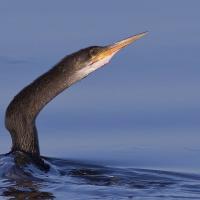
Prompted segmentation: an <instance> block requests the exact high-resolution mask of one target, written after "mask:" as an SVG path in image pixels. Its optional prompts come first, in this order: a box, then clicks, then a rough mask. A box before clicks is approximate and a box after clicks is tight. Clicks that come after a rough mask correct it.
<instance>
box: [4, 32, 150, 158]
mask: <svg viewBox="0 0 200 200" xmlns="http://www.w3.org/2000/svg"><path fill="white" fill-rule="evenodd" d="M145 34H146V33H140V34H137V35H134V36H132V37H129V38H127V39H125V40H122V41H120V42H117V43H115V44H112V45H108V46H102V47H100V46H93V47H88V48H85V49H82V50H79V51H78V52H76V53H73V54H71V55H68V56H66V57H65V58H63V59H62V60H61V61H60V62H58V63H57V64H56V65H55V66H54V67H53V68H52V69H50V70H49V71H48V72H46V73H44V74H43V75H41V76H40V77H38V78H37V79H36V80H34V81H33V82H32V83H31V84H30V85H28V86H26V87H25V88H24V89H23V90H22V91H21V92H19V94H17V95H16V96H15V97H14V99H13V100H12V101H11V103H10V104H9V106H8V108H7V110H6V115H5V126H6V128H7V129H8V131H9V132H10V134H11V138H12V149H11V152H17V151H21V152H24V153H27V154H29V155H31V156H33V157H35V158H40V150H39V141H38V134H37V128H36V118H37V116H38V114H39V113H40V111H41V110H42V109H43V107H44V106H45V105H46V104H48V103H49V102H50V101H51V100H52V99H53V98H55V97H56V96H57V95H58V94H60V93H61V92H62V91H63V90H65V89H66V88H68V87H70V86H71V85H72V84H74V83H76V82H77V81H79V80H81V79H83V78H84V77H86V76H87V75H89V74H90V73H92V72H93V71H95V70H97V69H98V68H100V67H101V66H103V65H105V64H107V63H108V62H109V61H110V59H111V58H112V57H113V56H114V55H115V54H116V53H117V52H118V51H119V50H121V49H122V48H123V47H125V46H127V45H128V44H130V43H132V42H134V41H135V40H137V39H139V38H141V37H142V36H144V35H145Z"/></svg>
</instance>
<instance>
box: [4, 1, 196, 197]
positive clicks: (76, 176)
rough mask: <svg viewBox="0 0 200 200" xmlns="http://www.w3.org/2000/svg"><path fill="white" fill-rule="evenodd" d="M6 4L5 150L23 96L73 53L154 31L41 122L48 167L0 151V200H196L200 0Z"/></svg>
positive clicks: (66, 95) (66, 97) (77, 88)
mask: <svg viewBox="0 0 200 200" xmlns="http://www.w3.org/2000/svg"><path fill="white" fill-rule="evenodd" d="M37 2H38V3H36V1H34V2H33V1H32V2H30V1H24V0H21V1H15V2H14V1H13V2H12V6H11V4H10V2H9V1H1V4H0V22H1V34H0V44H1V45H0V94H1V95H0V153H1V154H3V153H6V152H8V151H9V149H10V146H11V144H10V137H9V134H7V133H6V130H5V128H4V112H5V109H6V107H7V105H8V103H9V101H10V100H11V99H12V98H13V96H14V95H15V94H17V93H18V92H19V90H21V89H22V88H23V87H24V86H25V85H27V84H28V83H30V82H31V81H32V80H34V79H35V78H36V77H38V76H39V75H41V74H42V73H43V72H45V71H47V70H49V68H50V67H51V66H52V65H53V64H54V63H57V62H58V60H59V59H60V58H62V57H63V56H65V55H66V54H69V53H72V52H74V51H76V50H78V49H80V48H83V47H86V46H90V45H107V44H110V43H112V42H115V41H118V40H119V39H122V38H125V37H127V36H129V35H132V34H135V33H138V32H142V31H145V30H148V31H149V35H148V36H147V37H145V38H144V39H142V40H141V41H138V42H137V43H135V45H133V46H130V47H128V48H127V49H126V50H124V51H122V52H121V53H119V54H118V55H117V56H116V57H115V58H114V59H113V60H112V61H111V63H110V64H109V65H108V66H106V67H105V68H104V69H102V70H99V71H98V72H97V73H95V74H93V75H91V76H89V77H88V78H87V79H85V80H83V81H81V83H80V84H76V85H74V86H73V87H72V88H70V89H69V90H67V91H66V92H64V93H62V94H61V95H59V96H58V97H57V98H56V99H55V100H54V101H53V102H51V103H50V104H49V105H48V106H47V107H46V108H45V109H44V110H43V111H42V113H41V114H40V116H39V118H38V121H37V125H38V130H39V139H40V148H41V153H42V155H46V156H48V157H55V158H61V159H55V158H45V161H46V162H48V163H49V165H50V166H51V170H50V171H49V172H48V173H45V172H43V171H40V170H39V169H37V168H36V167H35V166H33V165H31V164H29V165H28V166H24V167H23V168H19V167H18V166H17V165H15V164H14V161H13V157H12V156H7V157H3V156H2V157H1V158H0V177H1V178H0V194H1V197H2V199H5V198H7V199H13V198H17V199H26V197H27V199H54V198H57V199H72V200H80V199H83V200H85V199H92V200H93V199H105V200H106V199H110V200H111V199H112V200H113V199H114V200H115V199H134V200H135V199H136V200H137V199H141V200H146V199H148V200H149V199H151V200H157V199H162V200H163V199H169V200H173V199H176V200H177V199H181V200H183V199H200V184H199V183H200V180H199V174H200V159H199V154H200V134H199V133H200V120H199V119H200V104H199V102H200V93H199V85H200V78H199V74H200V68H199V66H200V59H199V52H200V37H199V35H200V26H199V19H200V12H199V7H200V1H186V0H185V1H184V0H176V1H174V0H168V1H165V2H164V1H159V0H151V1H143V0H140V1H126V3H124V1H114V0H110V1H107V0H101V1H99V2H97V1H90V0H88V1H64V0H60V1H59V3H57V2H56V1H50V0H48V1H47V0H43V1H37Z"/></svg>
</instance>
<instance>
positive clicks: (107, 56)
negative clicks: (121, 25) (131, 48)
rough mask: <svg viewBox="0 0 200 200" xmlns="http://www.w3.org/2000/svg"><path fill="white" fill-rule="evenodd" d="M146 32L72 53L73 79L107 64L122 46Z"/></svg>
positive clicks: (80, 77) (78, 78)
mask: <svg viewBox="0 0 200 200" xmlns="http://www.w3.org/2000/svg"><path fill="white" fill-rule="evenodd" d="M146 34H147V32H143V33H139V34H136V35H133V36H131V37H129V38H126V39H123V40H121V41H118V42H116V43H114V44H111V45H107V46H92V47H88V48H85V49H81V50H80V51H78V52H76V53H74V54H72V55H71V56H72V57H73V58H72V59H70V61H71V60H73V61H74V63H73V65H72V66H73V69H72V70H73V71H75V72H76V73H75V79H74V81H77V80H80V79H82V78H84V77H85V76H87V75H88V74H90V73H91V72H93V71H95V70H97V69H99V68H100V67H102V66H104V65H105V64H107V63H108V62H109V61H110V60H111V58H112V57H113V56H114V55H115V54H116V53H117V52H119V51H120V50H121V49H123V48H124V47H126V46H128V45H129V44H131V43H133V42H135V41H136V40H138V39H140V38H141V37H143V36H145V35H146Z"/></svg>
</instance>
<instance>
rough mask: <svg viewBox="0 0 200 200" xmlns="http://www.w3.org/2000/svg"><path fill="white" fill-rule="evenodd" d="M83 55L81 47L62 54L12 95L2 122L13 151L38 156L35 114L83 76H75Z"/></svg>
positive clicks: (81, 63)
mask: <svg viewBox="0 0 200 200" xmlns="http://www.w3.org/2000/svg"><path fill="white" fill-rule="evenodd" d="M86 56H87V55H85V53H84V51H83V50H80V51H79V52H77V53H74V54H72V55H70V56H67V57H65V58H64V59H63V60H61V61H60V62H59V63H58V64H56V65H55V66H54V67H53V68H52V69H50V70H49V71H48V72H47V73H45V74H43V75H42V76H40V77H39V78H37V79H36V80H35V81H33V82H32V83H31V84H30V85H28V86H27V87H25V88H24V89H23V90H22V91H21V92H20V93H19V94H17V95H16V96H15V97H14V99H13V100H12V101H11V103H10V104H9V106H8V108H7V110H6V116H5V125H6V128H7V129H8V131H9V132H10V134H11V138H12V151H22V152H26V153H29V154H31V155H33V156H36V157H38V156H40V150H39V142H38V134H37V129H36V124H35V120H36V117H37V115H38V114H39V112H40V111H41V110H42V108H43V107H44V106H45V105H46V104H47V103H48V102H50V101H51V100H52V99H53V98H54V97H55V96H57V95H58V94H59V93H61V92H62V91H63V90H64V89H66V88H68V87H69V86H70V85H72V84H73V83H75V82H76V81H78V80H80V79H82V78H83V77H84V75H82V77H80V76H77V70H78V69H79V68H80V67H81V65H83V62H82V61H83V57H86Z"/></svg>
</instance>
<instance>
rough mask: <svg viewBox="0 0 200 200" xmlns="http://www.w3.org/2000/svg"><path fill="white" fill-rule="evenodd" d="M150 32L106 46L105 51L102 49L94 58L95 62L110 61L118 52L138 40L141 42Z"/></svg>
mask: <svg viewBox="0 0 200 200" xmlns="http://www.w3.org/2000/svg"><path fill="white" fill-rule="evenodd" d="M147 33H148V32H143V33H139V34H136V35H133V36H131V37H129V38H126V39H123V40H121V41H119V42H116V43H114V44H111V45H108V46H105V47H104V48H103V49H101V50H100V51H99V52H98V54H97V55H96V56H95V57H94V58H93V59H94V60H93V62H94V61H95V62H98V61H101V60H104V59H105V60H107V61H109V60H110V59H111V58H112V57H113V56H114V55H115V54H116V53H117V52H118V51H120V50H121V49H123V48H124V47H126V46H128V45H129V44H131V43H133V42H135V41H136V40H139V39H140V38H142V37H143V36H145V35H146V34H147Z"/></svg>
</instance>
